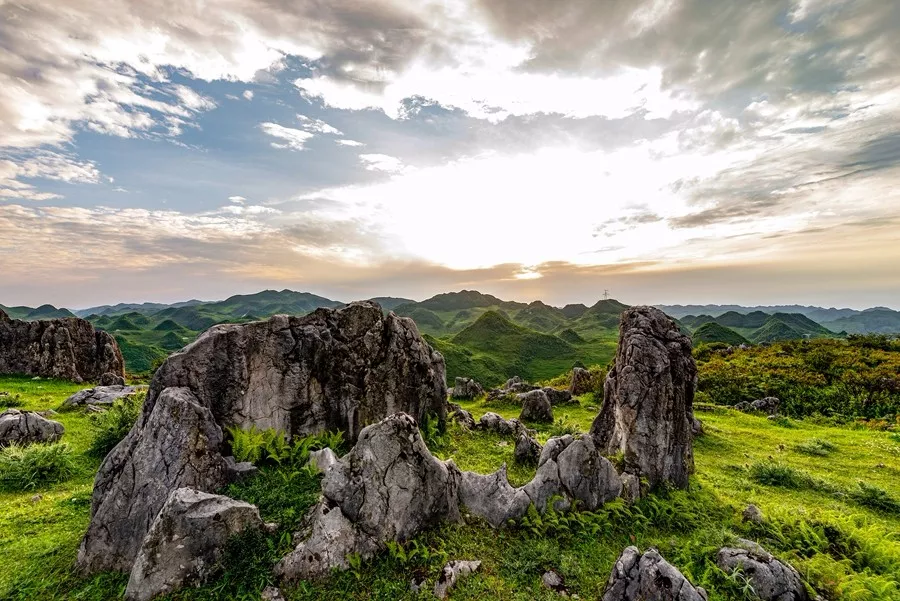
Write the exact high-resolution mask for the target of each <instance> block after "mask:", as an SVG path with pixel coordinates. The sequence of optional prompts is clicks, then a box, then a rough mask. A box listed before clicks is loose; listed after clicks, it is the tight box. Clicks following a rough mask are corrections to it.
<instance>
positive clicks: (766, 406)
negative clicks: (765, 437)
mask: <svg viewBox="0 0 900 601" xmlns="http://www.w3.org/2000/svg"><path fill="white" fill-rule="evenodd" d="M780 405H781V400H780V399H779V398H778V397H774V396H767V397H765V398H762V399H756V400H755V401H741V402H740V403H737V404H736V405H735V406H734V408H735V409H737V410H738V411H760V412H762V413H765V414H767V415H777V414H778V407H779V406H780Z"/></svg>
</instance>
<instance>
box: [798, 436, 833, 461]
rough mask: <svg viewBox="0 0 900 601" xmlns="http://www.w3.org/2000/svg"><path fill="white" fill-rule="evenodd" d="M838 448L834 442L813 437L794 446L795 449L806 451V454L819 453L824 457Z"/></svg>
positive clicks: (801, 451) (799, 451) (818, 454)
mask: <svg viewBox="0 0 900 601" xmlns="http://www.w3.org/2000/svg"><path fill="white" fill-rule="evenodd" d="M836 448H837V447H836V446H834V444H833V443H831V442H828V441H827V440H822V439H821V438H812V439H810V440H807V441H805V442H801V443H800V444H798V445H796V446H795V447H794V450H795V451H797V452H798V453H805V454H806V455H817V456H819V457H824V456H825V455H829V454H830V453H831V452H832V451H834V450H835V449H836Z"/></svg>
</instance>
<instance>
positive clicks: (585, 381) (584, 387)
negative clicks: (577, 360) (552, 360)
mask: <svg viewBox="0 0 900 601" xmlns="http://www.w3.org/2000/svg"><path fill="white" fill-rule="evenodd" d="M569 392H571V393H572V396H581V395H583V394H587V393H588V392H591V372H589V371H588V370H586V369H584V368H583V367H575V368H573V369H572V384H571V386H569Z"/></svg>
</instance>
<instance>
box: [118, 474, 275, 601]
mask: <svg viewBox="0 0 900 601" xmlns="http://www.w3.org/2000/svg"><path fill="white" fill-rule="evenodd" d="M262 527H263V522H262V520H261V519H260V517H259V510H257V508H256V507H255V506H254V505H250V504H249V503H244V502H242V501H235V500H234V499H230V498H228V497H223V496H220V495H211V494H207V493H204V492H199V491H196V490H193V489H190V488H179V489H176V490H174V491H173V492H172V494H171V495H169V498H168V499H167V500H166V503H165V505H163V507H162V509H161V510H160V512H159V515H158V516H156V519H155V520H153V524H152V525H151V526H150V530H149V532H148V533H147V536H146V537H145V538H144V541H143V543H142V545H141V549H140V552H139V553H138V556H137V559H136V560H135V562H134V567H133V568H132V570H131V577H130V578H129V579H128V586H127V588H126V589H125V599H126V600H127V601H150V599H153V598H154V597H156V596H158V595H162V594H165V593H169V592H172V591H175V590H178V589H180V588H182V587H184V586H188V585H192V584H199V583H202V582H203V581H205V580H206V578H207V577H208V575H209V574H210V571H211V570H212V568H213V567H215V565H216V562H217V561H218V559H219V558H220V557H221V553H222V550H223V549H224V547H225V543H226V542H227V541H228V539H229V538H230V537H231V536H234V535H235V534H238V533H240V532H243V531H244V530H246V529H248V528H260V529H261V528H262Z"/></svg>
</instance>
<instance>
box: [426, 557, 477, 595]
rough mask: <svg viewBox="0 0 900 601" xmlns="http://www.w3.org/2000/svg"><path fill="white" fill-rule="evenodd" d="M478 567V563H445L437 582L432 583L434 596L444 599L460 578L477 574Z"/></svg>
mask: <svg viewBox="0 0 900 601" xmlns="http://www.w3.org/2000/svg"><path fill="white" fill-rule="evenodd" d="M480 567H481V562H480V561H460V560H454V561H450V562H447V565H445V566H444V569H442V570H441V575H440V576H438V579H437V582H435V583H434V591H433V592H434V596H435V597H437V598H438V599H446V598H447V597H449V596H450V591H451V590H452V589H453V587H454V586H456V582H457V581H458V580H459V579H460V578H462V577H463V576H468V575H469V574H472V573H474V572H477V571H478V568H480Z"/></svg>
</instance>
